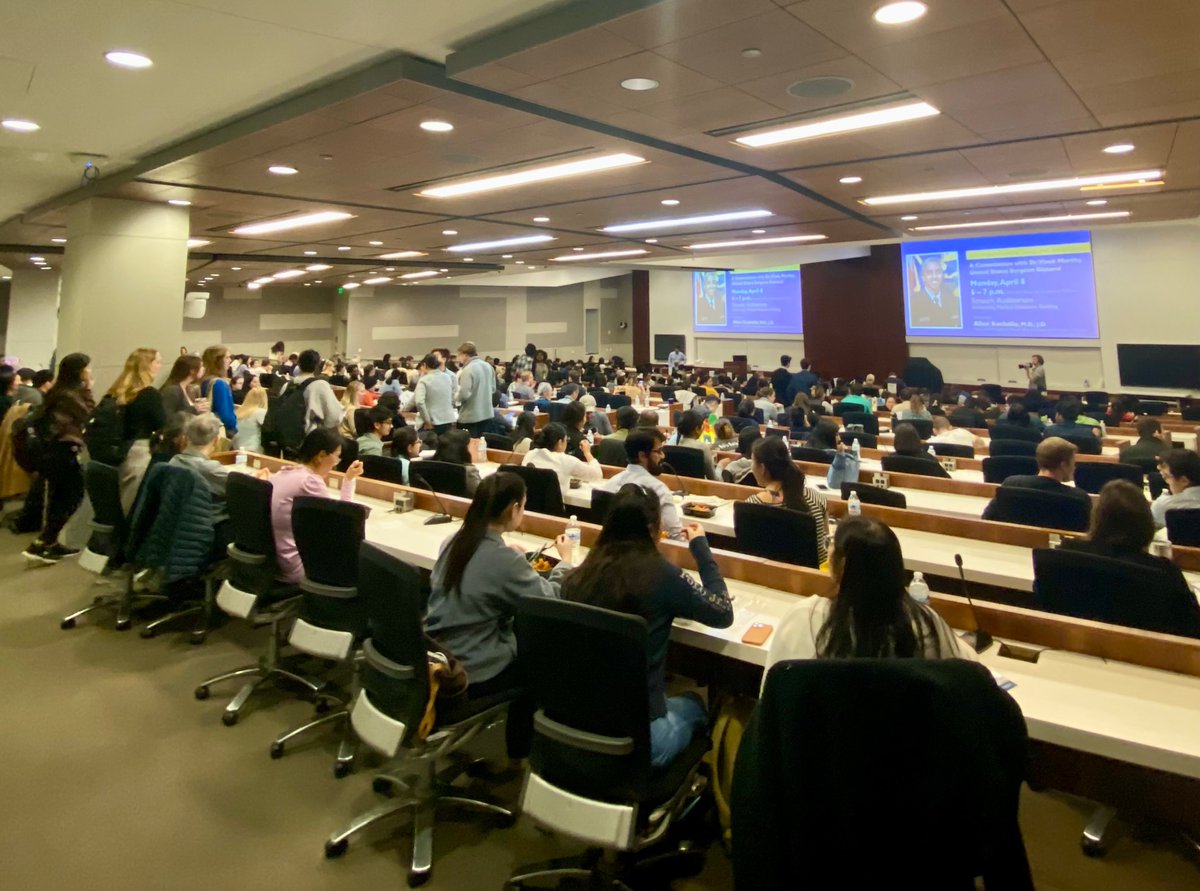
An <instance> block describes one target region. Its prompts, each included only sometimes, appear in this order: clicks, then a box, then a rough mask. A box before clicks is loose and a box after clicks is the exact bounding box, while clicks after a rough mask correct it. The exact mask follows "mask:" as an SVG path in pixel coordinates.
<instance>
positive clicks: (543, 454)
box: [521, 412, 604, 498]
mask: <svg viewBox="0 0 1200 891" xmlns="http://www.w3.org/2000/svg"><path fill="white" fill-rule="evenodd" d="M522 414H524V412H522ZM533 446H534V447H533V448H532V449H530V450H529V452H528V453H527V454H526V455H525V458H524V460H522V461H521V463H522V464H523V465H525V466H526V467H540V468H542V469H543V470H553V471H554V473H555V475H556V476H557V477H558V487H559V488H560V489H561V490H562V496H563V498H566V497H567V492H568V491H569V490H570V488H571V479H572V477H574V478H575V479H579V480H584V481H586V482H592V483H598V482H600V480H602V479H604V472H603V471H602V470H601V469H600V462H599V461H597V460H596V459H595V458H593V457H592V446H591V443H589V442H588V441H587V440H586V439H581V440H580V441H579V450H580V452H581V453H582V454H583V456H584V457H583V460H580V459H579V458H576V457H575V456H574V455H568V454H567V429H566V428H565V427H564V426H563V425H562V424H555V423H553V422H551V423H549V424H547V425H546V426H545V427H543V428H542V429H541V430H539V431H538V433H537V436H535V437H534V440H533Z"/></svg>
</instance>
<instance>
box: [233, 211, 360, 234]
mask: <svg viewBox="0 0 1200 891" xmlns="http://www.w3.org/2000/svg"><path fill="white" fill-rule="evenodd" d="M353 216H354V214H352V213H346V212H344V211H340V210H319V211H315V212H313V213H302V214H296V215H295V216H290V217H282V218H281V219H278V220H270V221H268V222H265V223H251V224H250V225H248V226H239V227H238V228H236V229H234V230H233V234H234V235H263V234H265V233H267V232H282V231H284V230H285V229H299V228H300V227H301V226H315V225H317V224H318V223H332V222H336V221H337V220H348V219H351V218H352V217H353Z"/></svg>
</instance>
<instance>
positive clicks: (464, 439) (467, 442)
mask: <svg viewBox="0 0 1200 891" xmlns="http://www.w3.org/2000/svg"><path fill="white" fill-rule="evenodd" d="M431 460H433V461H445V462H446V463H447V464H461V465H462V466H463V467H465V468H466V469H467V497H468V498H469V497H471V496H472V495H474V494H475V490H476V489H477V488H479V479H480V477H479V468H478V467H476V466H475V465H474V464H473V463H472V462H471V434H470V433H468V432H467V431H466V430H447V431H446V432H445V433H440V434H438V438H437V447H436V448H435V449H434V450H433V455H432V456H431Z"/></svg>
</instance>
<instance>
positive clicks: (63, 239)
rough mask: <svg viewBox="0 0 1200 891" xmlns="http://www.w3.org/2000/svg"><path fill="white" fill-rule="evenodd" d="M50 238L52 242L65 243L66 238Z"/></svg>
mask: <svg viewBox="0 0 1200 891" xmlns="http://www.w3.org/2000/svg"><path fill="white" fill-rule="evenodd" d="M50 240H51V241H52V242H54V243H55V244H66V243H67V240H66V239H65V238H51V239H50Z"/></svg>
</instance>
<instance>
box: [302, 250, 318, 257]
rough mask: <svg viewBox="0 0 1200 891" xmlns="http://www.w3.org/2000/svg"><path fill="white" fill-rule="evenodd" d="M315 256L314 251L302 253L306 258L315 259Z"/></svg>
mask: <svg viewBox="0 0 1200 891" xmlns="http://www.w3.org/2000/svg"><path fill="white" fill-rule="evenodd" d="M316 255H317V252H316V251H305V252H304V256H306V257H315V256H316Z"/></svg>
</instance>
